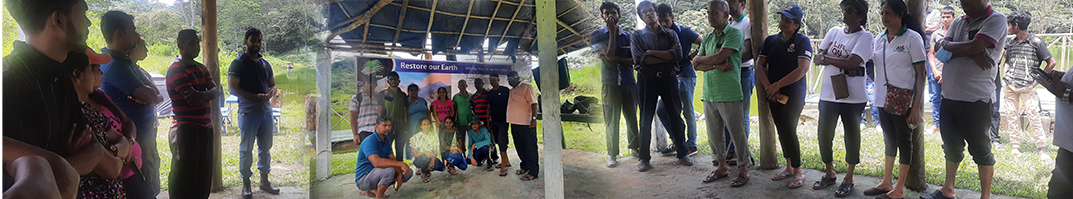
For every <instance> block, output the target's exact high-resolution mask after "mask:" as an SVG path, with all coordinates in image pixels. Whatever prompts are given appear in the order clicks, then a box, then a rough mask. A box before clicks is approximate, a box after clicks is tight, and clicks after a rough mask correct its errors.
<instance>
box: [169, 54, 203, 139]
mask: <svg viewBox="0 0 1073 199" xmlns="http://www.w3.org/2000/svg"><path fill="white" fill-rule="evenodd" d="M181 63H182V61H181V60H180V59H179V58H178V57H176V58H175V62H173V63H172V64H171V66H169V67H168V74H167V84H168V85H167V89H168V96H169V97H170V98H171V111H172V112H174V113H175V116H174V121H172V124H173V125H177V124H182V123H187V124H197V125H201V126H204V127H209V126H210V125H212V117H211V115H212V112H211V109H209V107H210V106H209V104H211V103H205V104H202V105H193V104H190V102H187V101H186V99H185V98H183V95H182V94H179V91H180V90H184V89H186V88H193V89H194V90H196V91H205V90H209V89H211V88H212V87H215V85H213V84H214V83H213V79H212V73H211V72H209V69H208V68H206V67H205V65H203V64H201V63H197V62H194V64H192V65H188V66H183V65H182V64H181Z"/></svg>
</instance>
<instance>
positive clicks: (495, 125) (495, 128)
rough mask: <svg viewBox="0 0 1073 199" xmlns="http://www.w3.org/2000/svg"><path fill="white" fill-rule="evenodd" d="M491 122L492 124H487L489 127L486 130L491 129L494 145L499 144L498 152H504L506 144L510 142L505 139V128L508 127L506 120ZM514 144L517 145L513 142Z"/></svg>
mask: <svg viewBox="0 0 1073 199" xmlns="http://www.w3.org/2000/svg"><path fill="white" fill-rule="evenodd" d="M504 119H506V118H504ZM491 123H492V124H490V125H488V126H489V127H491V128H489V129H488V130H490V131H492V142H494V143H495V144H496V145H499V152H504V153H506V152H507V144H510V140H508V139H507V135H508V134H507V130H508V129H510V125H508V124H507V122H491ZM516 142H517V141H516ZM515 145H517V143H515ZM515 147H517V146H515Z"/></svg>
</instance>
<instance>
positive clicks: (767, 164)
mask: <svg viewBox="0 0 1073 199" xmlns="http://www.w3.org/2000/svg"><path fill="white" fill-rule="evenodd" d="M767 16H768V15H767V2H765V1H764V0H758V1H750V2H749V21H750V24H749V25H750V26H751V29H752V33H750V34H751V35H752V38H753V39H751V40H749V41H750V42H753V49H760V47H761V46H763V45H764V38H767V32H768V30H767V24H768V23H767ZM755 51H756V52H759V50H755ZM764 68H766V67H765V66H759V65H758V66H753V70H764ZM753 79H755V80H756V82H755V84H756V92H754V93H755V94H753V95H754V96H756V108H757V113H758V114H760V117H759V118H760V124H759V125H760V169H777V168H779V159H778V158H777V157H775V125H774V123H771V109H769V108H768V102H767V99H765V97H763V96H764V93H767V89H765V88H764V83H761V82H760V78H753ZM746 100H748V99H746Z"/></svg>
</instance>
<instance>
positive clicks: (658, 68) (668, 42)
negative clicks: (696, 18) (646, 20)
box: [630, 27, 682, 74]
mask: <svg viewBox="0 0 1073 199" xmlns="http://www.w3.org/2000/svg"><path fill="white" fill-rule="evenodd" d="M659 29H661V30H660V32H658V33H655V32H652V31H651V30H649V29H648V28H642V29H640V30H636V31H634V32H633V35H630V53H633V64H634V65H636V66H637V67H636V68H637V70H638V71H641V72H651V73H656V72H664V73H674V74H678V62H679V61H681V60H682V48H671V47H673V46H675V45H678V34H677V33H676V32H674V30H671V29H667V28H663V27H659ZM648 50H666V51H669V52H670V53H671V56H672V58H673V59H671V62H670V63H660V64H652V65H646V64H644V61H645V59H646V58H648V57H649V55H648V54H647V53H645V51H648Z"/></svg>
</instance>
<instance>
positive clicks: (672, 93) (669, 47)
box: [630, 1, 693, 172]
mask: <svg viewBox="0 0 1073 199" xmlns="http://www.w3.org/2000/svg"><path fill="white" fill-rule="evenodd" d="M637 13H638V15H639V16H640V17H641V19H642V20H643V21H644V22H645V28H643V29H640V30H637V31H634V32H633V35H631V36H630V53H631V54H632V56H633V62H634V64H635V65H638V67H637V70H638V71H639V73H640V75H638V76H639V77H640V78H639V79H640V80H638V86H639V87H640V90H641V92H640V93H641V96H642V98H641V121H640V122H641V135H640V140H641V142H640V143H638V145H640V146H645V147H640V155H639V156H640V159H641V160H640V162H639V163H638V164H637V171H640V172H644V171H648V170H649V169H652V165H651V164H649V160H651V159H652V156H651V155H650V154H649V147H648V146H649V144H650V143H651V141H652V118H653V117H654V116H655V115H656V113H655V112H656V103H657V101H656V99H657V98H663V99H665V100H664V101H663V103H664V106H666V107H667V112H668V118H670V119H669V120H668V121H663V122H669V123H671V129H670V132H671V133H670V134H671V139H672V140H673V141H674V146H675V149H676V152H677V156H678V163H679V164H682V165H686V166H693V160H692V159H690V158H689V156H688V155H687V154H688V152H687V149H686V147H685V138H684V137H685V135H683V134H684V132H683V131H684V130H685V124H684V123H683V122H682V118H681V117H679V114H681V113H682V112H681V110H678V109H679V108H680V107H682V101H681V99H680V98H681V96H679V95H678V78H676V77H675V74H677V73H678V70H679V68H678V64H677V63H678V61H679V60H681V59H682V52H681V51H682V49H681V48H679V45H678V35H677V34H676V33H675V32H674V30H671V29H667V28H663V27H660V26H659V23H658V22H656V6H655V4H654V3H652V2H651V1H642V2H641V3H639V4H637Z"/></svg>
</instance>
